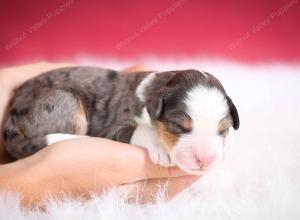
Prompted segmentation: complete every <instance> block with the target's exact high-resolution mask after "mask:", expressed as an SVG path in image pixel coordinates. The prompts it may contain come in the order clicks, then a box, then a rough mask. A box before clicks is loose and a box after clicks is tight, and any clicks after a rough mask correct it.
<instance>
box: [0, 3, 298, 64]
mask: <svg viewBox="0 0 300 220" xmlns="http://www.w3.org/2000/svg"><path fill="white" fill-rule="evenodd" d="M225 2H226V3H225ZM0 28H1V29H0V46H1V47H0V65H1V66H4V65H11V64H16V63H24V62H33V61H38V60H42V59H47V60H50V61H56V60H73V59H76V58H77V57H79V56H91V57H110V58H120V59H123V58H133V59H135V58H139V57H143V56H149V55H151V56H158V57H179V58H180V57H199V56H200V57H209V58H211V57H213V58H225V59H234V60H239V61H245V62H266V61H284V62H295V61H296V62H297V61H299V60H300V42H299V37H300V1H299V0H276V1H275V0H261V1H259V0H252V1H250V0H249V1H240V0H229V1H209V0H206V1H199V0H198V1H197V0H177V1H176V0H164V1H161V0H152V1H141V0H128V1H112V0H107V1H99V0H89V1H84V0H51V1H50V0H49V1H40V0H27V1H17V0H4V1H3V0H1V1H0Z"/></svg>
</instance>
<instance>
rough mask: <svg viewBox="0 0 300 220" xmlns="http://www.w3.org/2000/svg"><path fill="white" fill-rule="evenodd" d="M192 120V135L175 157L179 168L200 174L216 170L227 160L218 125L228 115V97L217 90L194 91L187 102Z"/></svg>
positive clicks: (175, 150)
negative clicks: (219, 164) (215, 168)
mask: <svg viewBox="0 0 300 220" xmlns="http://www.w3.org/2000/svg"><path fill="white" fill-rule="evenodd" d="M184 103H185V105H186V107H187V113H188V114H189V116H190V117H191V119H192V131H191V132H190V133H188V134H184V135H182V136H181V137H180V138H179V140H178V142H177V143H176V145H175V146H174V148H173V150H172V152H171V156H172V158H173V160H174V161H175V162H176V163H177V164H178V166H179V167H180V168H181V169H183V170H185V171H187V172H189V173H195V174H199V173H201V171H202V172H203V170H209V169H211V168H212V167H214V166H216V165H217V164H218V163H219V162H220V161H222V158H223V138H222V137H220V136H219V135H218V125H219V122H220V120H221V119H222V118H224V117H225V116H226V115H227V113H228V105H227V102H226V98H225V97H224V94H223V93H222V92H220V91H219V90H218V89H216V88H207V87H194V88H192V89H191V90H190V91H188V93H187V97H186V99H185V100H184Z"/></svg>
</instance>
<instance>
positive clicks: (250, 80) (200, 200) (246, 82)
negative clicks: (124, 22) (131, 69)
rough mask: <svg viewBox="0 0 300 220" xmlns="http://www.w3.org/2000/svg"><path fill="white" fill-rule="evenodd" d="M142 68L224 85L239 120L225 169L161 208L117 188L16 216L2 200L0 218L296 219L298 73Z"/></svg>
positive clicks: (13, 200) (205, 65)
mask: <svg viewBox="0 0 300 220" xmlns="http://www.w3.org/2000/svg"><path fill="white" fill-rule="evenodd" d="M81 62H82V61H81ZM143 62H144V63H146V64H148V65H149V66H152V67H155V68H156V69H158V70H165V69H182V68H197V69H204V70H206V71H208V72H212V73H213V74H215V75H216V76H217V77H218V78H219V79H220V80H221V82H222V83H223V85H224V86H225V88H226V90H227V92H228V94H229V95H230V96H231V97H232V99H233V101H234V102H235V104H236V106H237V109H238V110H239V114H240V119H241V127H240V129H239V130H238V131H236V132H235V131H231V134H230V135H229V138H228V140H227V144H226V150H225V161H224V163H223V165H222V167H220V168H219V169H217V170H215V171H213V172H211V173H209V174H207V175H205V176H204V177H203V178H201V179H200V180H199V181H198V182H197V183H195V184H194V185H193V186H192V187H191V188H190V189H188V190H186V191H185V192H183V193H181V194H180V195H179V196H177V197H176V198H175V199H174V200H173V201H171V202H169V203H166V204H165V203H163V202H161V201H159V202H158V203H157V204H156V205H147V206H139V205H129V204H126V203H125V202H124V199H123V198H122V194H121V193H120V192H119V191H118V190H116V189H114V190H111V191H110V192H108V193H107V194H106V195H104V196H96V195H95V198H94V199H93V200H91V201H89V202H85V203H82V202H80V201H76V200H72V199H69V200H66V201H64V202H56V201H52V202H50V203H49V205H48V209H47V211H46V212H32V211H28V210H25V211H24V210H22V209H20V207H19V203H18V199H17V197H16V196H8V197H7V196H4V195H2V196H1V198H0V219H1V220H8V219H21V220H22V219H39V220H40V219H59V220H64V219H72V220H74V219H99V220H100V219H114V220H116V219H130V220H134V219H138V220H142V219H163V220H168V219H172V220H176V219H209V220H214V219H220V220H221V219H222V220H224V219H237V220H241V219H242V220H246V219H249V220H253V219H256V220H257V219H272V220H273V219H274V220H275V219H284V220H292V219H295V220H296V219H300V144H299V139H298V138H300V66H298V65H287V64H266V65H255V66H254V65H241V64H238V63H233V62H223V61H211V62H208V61H203V60H200V59H199V60H184V61H182V62H181V63H178V62H176V61H175V60H173V61H172V60H165V61H157V60H146V61H143ZM83 63H93V62H91V61H89V62H87V60H84V61H83ZM94 63H95V62H94ZM128 63H136V61H135V62H126V63H125V62H122V63H121V62H117V61H109V62H108V61H107V60H106V61H103V60H102V61H101V62H99V61H97V64H98V65H101V64H102V65H101V66H106V67H111V68H113V67H115V68H120V67H124V66H125V65H127V64H128Z"/></svg>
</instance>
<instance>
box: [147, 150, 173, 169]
mask: <svg viewBox="0 0 300 220" xmlns="http://www.w3.org/2000/svg"><path fill="white" fill-rule="evenodd" d="M148 151H149V155H150V158H151V160H152V162H153V163H155V164H159V165H160V166H163V167H171V166H174V163H173V162H172V160H171V158H170V156H169V154H168V153H166V152H165V151H164V149H162V148H160V147H158V148H155V149H151V150H150V149H148Z"/></svg>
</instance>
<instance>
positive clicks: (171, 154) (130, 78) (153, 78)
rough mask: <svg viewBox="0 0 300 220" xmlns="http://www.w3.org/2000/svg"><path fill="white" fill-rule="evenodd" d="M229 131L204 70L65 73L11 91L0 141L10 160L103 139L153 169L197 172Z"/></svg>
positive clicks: (216, 155)
mask: <svg viewBox="0 0 300 220" xmlns="http://www.w3.org/2000/svg"><path fill="white" fill-rule="evenodd" d="M230 127H233V128H234V129H238V128H239V116H238V112H237V109H236V107H235V105H234V104H233V102H232V101H231V99H230V98H229V96H228V95H227V94H226V92H225V90H224V88H223V86H222V85H221V83H220V82H219V81H218V80H217V79H216V78H215V77H214V76H213V75H211V74H209V73H207V72H203V71H202V72H200V71H197V70H193V69H190V70H180V71H169V72H140V73H133V74H120V73H119V72H117V71H114V70H108V69H100V68H95V67H71V68H70V67H69V68H61V69H56V70H53V71H50V72H47V73H44V74H42V75H40V76H37V77H35V78H33V79H31V80H29V81H27V82H25V83H24V84H23V85H21V86H20V87H19V88H18V89H17V90H16V92H15V95H14V97H13V98H12V100H11V103H10V106H9V114H8V116H7V118H6V121H5V123H4V126H3V140H4V143H5V146H6V149H7V151H8V152H9V153H10V154H11V156H13V157H14V158H17V159H18V158H23V157H26V156H29V155H31V154H33V153H35V152H36V151H38V150H40V149H41V148H43V147H45V146H47V145H49V144H52V143H55V142H57V141H60V140H65V139H70V138H75V137H82V136H93V137H103V138H109V139H112V140H115V141H120V142H124V143H130V144H134V145H138V146H141V147H144V148H146V149H148V151H149V154H150V157H151V159H152V161H153V162H154V163H157V164H160V165H162V166H174V165H177V166H179V167H180V168H181V169H182V170H184V171H186V172H188V173H191V174H201V173H203V172H205V171H207V170H210V169H212V168H213V167H215V166H216V165H218V164H219V163H220V162H221V161H222V158H223V147H224V140H225V137H226V136H227V134H228V131H229V128H230ZM87 150H88V147H87Z"/></svg>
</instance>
